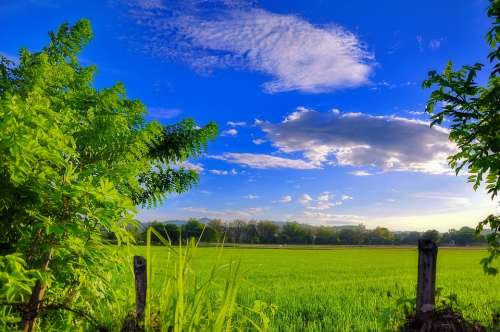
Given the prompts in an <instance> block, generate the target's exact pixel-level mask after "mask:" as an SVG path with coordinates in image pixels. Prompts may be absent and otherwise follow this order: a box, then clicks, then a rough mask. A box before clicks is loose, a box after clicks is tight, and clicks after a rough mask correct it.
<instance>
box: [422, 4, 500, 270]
mask: <svg viewBox="0 0 500 332" xmlns="http://www.w3.org/2000/svg"><path fill="white" fill-rule="evenodd" d="M488 17H490V18H491V19H492V28H491V29H490V30H489V31H488V33H487V35H486V39H487V41H488V44H489V46H490V53H489V55H488V59H489V62H490V67H491V72H490V74H489V78H488V82H487V83H486V84H485V85H484V86H481V85H479V84H478V83H477V79H478V77H477V76H478V73H479V72H480V71H481V70H482V69H484V65H483V64H481V63H476V64H474V65H472V66H463V67H462V68H460V69H459V70H457V71H455V70H453V64H452V62H451V61H450V62H449V63H448V65H447V66H446V68H445V70H444V71H443V73H442V74H439V73H437V72H436V71H430V72H429V76H428V78H427V80H425V81H424V82H423V86H424V87H425V88H432V87H434V86H436V87H437V89H436V90H434V91H433V92H432V94H431V96H430V99H429V101H428V103H427V108H426V111H427V112H428V113H429V114H430V115H431V119H432V122H431V126H432V125H435V124H442V123H443V122H444V121H445V120H449V121H451V125H450V135H449V137H450V139H451V140H452V141H453V142H455V143H456V145H457V148H458V150H457V152H456V153H455V154H453V155H452V156H450V157H449V163H450V166H451V167H453V168H454V169H455V171H456V173H457V174H458V173H459V172H460V171H461V170H462V169H463V168H464V167H466V168H467V170H468V173H469V177H468V180H469V182H472V183H473V188H474V190H477V189H478V188H479V186H480V185H481V184H484V185H485V186H486V190H487V191H488V193H489V194H490V195H491V198H492V199H495V197H496V196H497V194H498V191H499V190H500V76H499V74H500V0H490V5H489V7H488ZM438 103H439V104H440V106H441V108H440V109H439V110H436V105H438ZM495 218H496V219H498V217H494V218H493V219H491V218H488V219H486V220H485V221H484V222H482V223H481V224H480V225H479V226H478V228H477V232H480V231H481V230H482V227H483V226H484V225H485V224H486V223H488V222H489V221H491V220H495ZM490 227H491V229H494V226H493V224H491V225H490ZM495 234H496V233H495ZM496 241H497V242H498V239H497V240H496ZM491 252H494V250H493V251H491ZM494 257H496V256H494V255H492V256H490V258H491V259H488V260H487V262H490V263H491V261H492V260H493V258H494ZM490 267H491V266H490V265H489V263H488V264H486V265H484V268H485V271H486V272H487V273H493V274H495V273H496V272H497V271H496V269H493V268H490Z"/></svg>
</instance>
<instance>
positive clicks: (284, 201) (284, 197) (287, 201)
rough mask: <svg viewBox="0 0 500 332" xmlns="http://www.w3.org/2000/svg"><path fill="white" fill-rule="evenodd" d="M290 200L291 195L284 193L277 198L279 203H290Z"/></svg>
mask: <svg viewBox="0 0 500 332" xmlns="http://www.w3.org/2000/svg"><path fill="white" fill-rule="evenodd" d="M291 201H292V196H290V195H285V196H283V197H281V199H280V200H279V202H280V203H290V202H291Z"/></svg>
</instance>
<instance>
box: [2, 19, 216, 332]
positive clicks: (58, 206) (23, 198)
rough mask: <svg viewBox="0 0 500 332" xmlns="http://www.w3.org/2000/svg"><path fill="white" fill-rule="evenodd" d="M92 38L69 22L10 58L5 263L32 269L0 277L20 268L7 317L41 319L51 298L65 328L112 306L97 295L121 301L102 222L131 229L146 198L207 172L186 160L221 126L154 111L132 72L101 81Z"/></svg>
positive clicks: (85, 25)
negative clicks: (137, 95) (137, 94)
mask: <svg viewBox="0 0 500 332" xmlns="http://www.w3.org/2000/svg"><path fill="white" fill-rule="evenodd" d="M91 38H92V30H91V26H90V23H89V21H87V20H81V21H78V22H77V23H76V24H75V25H73V26H70V25H68V24H63V25H62V26H61V27H60V28H59V29H58V31H57V32H54V33H50V43H49V44H48V46H47V47H45V48H43V49H42V50H41V51H40V52H36V53H31V52H29V51H28V50H26V49H22V50H21V52H20V57H19V62H18V63H17V64H13V63H11V62H9V61H8V60H7V59H5V58H1V60H0V227H1V228H2V232H0V242H1V243H2V252H1V256H0V266H6V265H5V262H9V261H12V260H13V259H16V260H17V262H19V264H21V265H22V266H23V267H24V268H23V269H24V270H25V271H26V273H17V274H9V273H7V274H2V277H0V285H4V283H5V282H6V281H5V280H11V281H12V278H13V279H14V280H19V282H18V283H15V282H14V283H13V284H12V285H13V286H12V287H7V288H5V287H0V290H1V291H0V301H2V302H6V301H8V302H16V303H18V304H17V306H9V307H8V308H6V309H5V310H2V311H1V315H3V316H2V317H1V318H0V324H2V323H5V322H6V321H10V322H14V323H10V324H11V325H3V327H0V329H2V328H4V329H7V330H10V329H15V326H13V324H14V325H15V324H17V323H16V322H17V321H18V320H19V319H21V318H22V322H21V323H20V325H21V328H22V329H23V330H24V331H31V330H32V329H33V326H34V323H35V320H36V318H37V317H38V315H39V311H40V310H44V309H45V308H49V307H50V308H51V310H55V311H56V313H54V314H55V315H56V316H57V317H59V318H58V319H55V320H53V321H52V322H51V324H52V325H51V328H52V329H56V330H65V327H64V326H63V325H64V324H72V325H74V326H72V328H73V329H78V330H80V328H79V327H78V326H83V325H84V324H87V323H86V322H84V321H83V320H82V319H79V317H80V316H76V315H73V318H72V319H69V318H68V317H69V314H70V313H69V311H66V310H65V309H64V308H70V309H71V310H73V311H79V312H85V313H86V315H94V316H99V315H100V314H104V313H99V312H93V311H92V308H93V306H92V305H91V304H90V303H91V302H92V301H94V300H95V299H99V301H101V302H104V301H110V303H112V301H113V299H112V295H110V294H112V293H113V292H108V291H107V288H106V287H107V286H106V285H108V281H109V280H106V278H108V276H109V275H110V273H107V272H108V270H107V269H109V266H110V265H113V264H109V262H110V260H112V259H113V255H112V252H111V251H112V250H111V249H110V248H106V247H104V246H103V242H102V231H103V230H105V231H107V232H112V233H113V234H114V235H115V236H116V239H117V241H118V242H119V243H120V242H124V241H131V240H132V238H131V235H130V234H129V232H128V231H127V228H128V227H130V226H131V225H137V222H136V221H135V214H136V206H144V207H147V206H154V205H155V204H157V203H158V202H159V201H161V200H162V199H163V198H164V197H165V196H166V195H168V194H169V193H173V192H176V193H180V192H183V191H186V190H188V189H189V188H190V187H191V186H192V185H193V184H194V183H195V182H196V181H197V179H198V175H197V174H196V173H195V172H194V171H192V170H188V169H185V168H183V167H180V166H179V165H181V163H182V162H183V161H185V160H187V159H188V158H190V157H195V156H197V155H199V154H200V153H202V152H203V151H204V149H205V148H206V144H207V142H208V141H209V140H210V139H213V138H214V137H215V136H216V132H217V127H216V125H215V124H214V123H210V124H208V125H206V126H204V127H199V126H198V125H197V124H196V123H195V122H194V121H193V120H184V121H182V122H180V123H178V124H174V125H168V126H163V125H161V124H160V123H159V122H157V121H152V122H146V121H145V118H144V116H145V114H146V109H145V107H144V105H143V104H142V103H141V102H140V101H138V100H130V99H128V98H127V97H126V94H125V89H124V87H123V85H122V84H116V85H114V86H112V87H109V88H106V89H102V90H99V89H96V88H95V87H94V85H93V77H94V73H95V70H96V68H95V67H94V66H89V67H83V66H81V65H80V64H79V62H78V58H77V56H78V54H79V53H80V51H81V50H82V49H83V47H84V46H85V45H86V44H87V43H88V42H89V41H90V40H91ZM5 278H7V279H5ZM9 278H10V279H9ZM19 304H22V305H23V308H25V310H24V311H23V313H22V312H21V311H20V310H15V309H16V308H19ZM47 310H48V309H47ZM21 316H22V317H21ZM43 317H50V315H45V314H44V316H43ZM45 323H46V322H45V320H44V319H42V320H41V323H40V329H41V330H43V329H44V327H43V326H44V324H45ZM5 324H8V323H5ZM47 324H48V323H47ZM59 325H60V326H59ZM66 327H67V326H66ZM87 327H88V326H87Z"/></svg>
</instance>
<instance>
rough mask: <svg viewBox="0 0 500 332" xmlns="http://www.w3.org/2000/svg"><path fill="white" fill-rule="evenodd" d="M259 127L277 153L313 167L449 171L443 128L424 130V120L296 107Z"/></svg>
mask: <svg viewBox="0 0 500 332" xmlns="http://www.w3.org/2000/svg"><path fill="white" fill-rule="evenodd" d="M259 126H260V127H261V129H262V130H263V131H264V132H265V133H266V134H267V137H268V139H269V140H270V141H271V142H273V145H274V146H276V147H277V148H278V149H279V150H280V151H281V152H284V153H295V152H301V153H302V154H303V155H304V157H305V158H306V160H307V161H308V162H307V163H308V164H310V165H313V166H315V167H322V166H324V165H328V164H332V163H333V164H337V165H340V166H369V167H376V168H378V169H381V170H383V171H412V172H425V173H431V174H451V169H450V168H449V166H448V164H447V156H448V155H449V154H451V153H453V152H454V151H455V146H454V145H453V144H452V143H451V142H450V141H449V140H448V130H447V129H445V128H442V127H439V126H434V127H432V128H430V127H429V123H427V122H424V121H420V120H413V119H407V118H402V117H396V116H373V115H369V114H364V113H340V112H316V111H314V110H310V109H306V108H300V109H298V110H297V111H295V112H293V113H292V114H290V115H289V116H287V117H286V118H285V119H284V121H283V122H281V123H276V124H272V123H269V122H265V121H260V122H259ZM331 157H334V158H335V159H334V160H332V159H331ZM305 162H306V161H305ZM353 174H354V175H368V174H367V173H361V172H359V171H358V172H355V173H353Z"/></svg>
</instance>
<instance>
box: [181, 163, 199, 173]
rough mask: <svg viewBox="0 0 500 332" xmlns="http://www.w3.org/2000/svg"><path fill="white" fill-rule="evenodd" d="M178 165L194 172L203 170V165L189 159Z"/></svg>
mask: <svg viewBox="0 0 500 332" xmlns="http://www.w3.org/2000/svg"><path fill="white" fill-rule="evenodd" d="M179 166H180V167H184V168H187V169H190V170H193V171H195V172H198V173H201V172H203V171H204V168H203V165H202V164H200V163H192V162H189V161H185V162H183V163H181V164H180V165H179Z"/></svg>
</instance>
